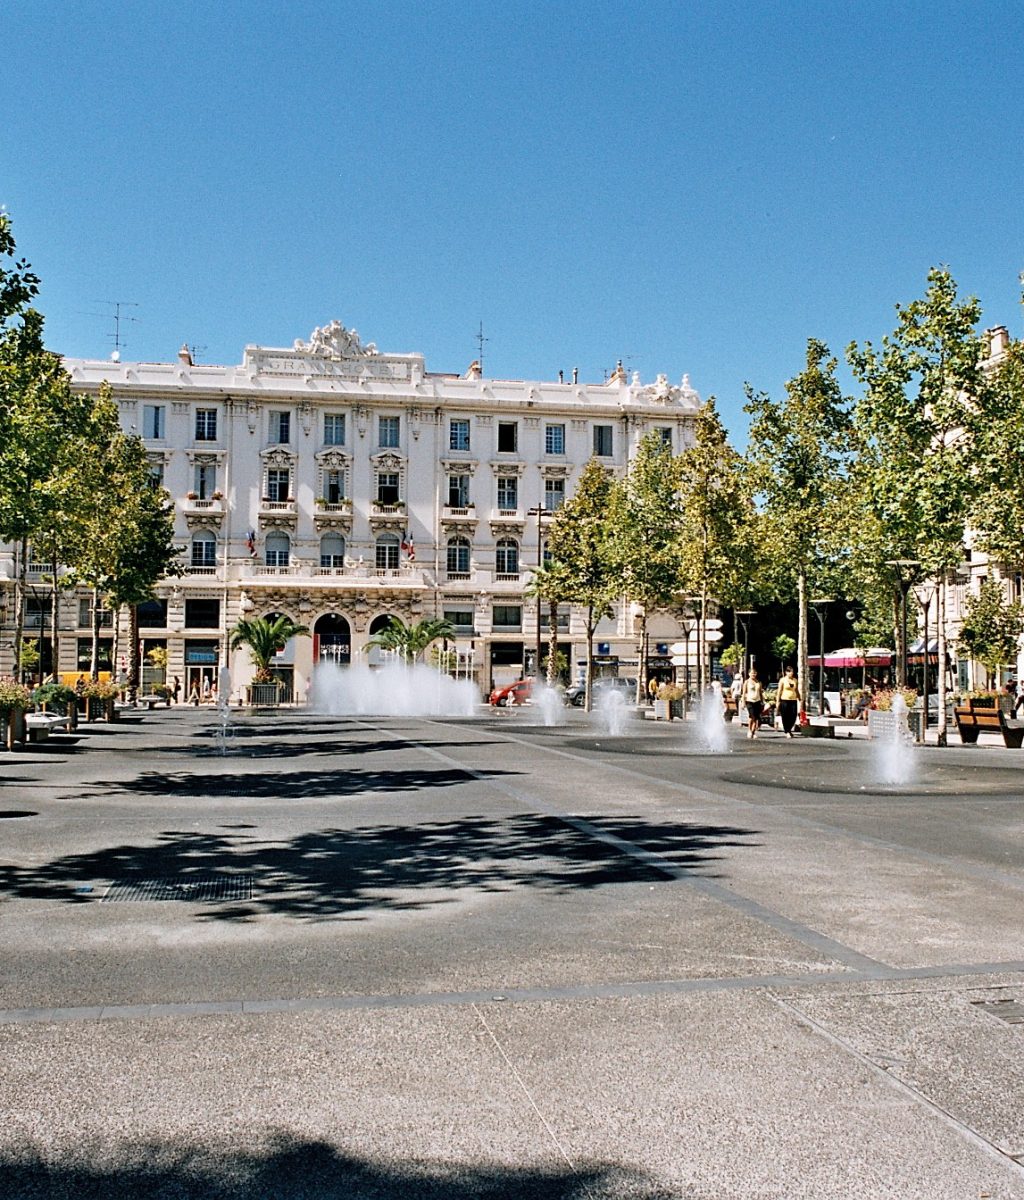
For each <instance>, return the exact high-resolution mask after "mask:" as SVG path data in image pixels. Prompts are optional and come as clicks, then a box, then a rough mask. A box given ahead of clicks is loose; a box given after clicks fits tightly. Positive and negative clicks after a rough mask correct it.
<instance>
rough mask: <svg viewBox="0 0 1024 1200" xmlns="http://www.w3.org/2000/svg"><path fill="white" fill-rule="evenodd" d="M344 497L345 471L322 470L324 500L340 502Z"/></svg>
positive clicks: (330, 502)
mask: <svg viewBox="0 0 1024 1200" xmlns="http://www.w3.org/2000/svg"><path fill="white" fill-rule="evenodd" d="M344 499H345V472H344V471H324V500H326V501H327V503H328V504H340V503H341V502H342V500H344Z"/></svg>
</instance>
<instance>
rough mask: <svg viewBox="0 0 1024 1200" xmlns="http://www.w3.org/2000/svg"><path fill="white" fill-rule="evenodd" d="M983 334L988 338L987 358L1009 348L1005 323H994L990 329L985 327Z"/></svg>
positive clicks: (996, 355)
mask: <svg viewBox="0 0 1024 1200" xmlns="http://www.w3.org/2000/svg"><path fill="white" fill-rule="evenodd" d="M985 336H986V337H987V338H988V354H989V358H998V357H999V356H1000V355H1001V354H1005V353H1006V352H1007V350H1009V348H1010V332H1009V330H1008V329H1007V328H1006V326H1005V325H996V326H995V327H994V328H992V329H986V330H985Z"/></svg>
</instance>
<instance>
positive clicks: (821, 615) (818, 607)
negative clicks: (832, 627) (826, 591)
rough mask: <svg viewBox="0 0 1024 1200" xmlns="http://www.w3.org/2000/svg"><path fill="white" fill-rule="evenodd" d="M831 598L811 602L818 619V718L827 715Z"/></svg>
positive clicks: (819, 598) (820, 598) (821, 598)
mask: <svg viewBox="0 0 1024 1200" xmlns="http://www.w3.org/2000/svg"><path fill="white" fill-rule="evenodd" d="M831 603H832V600H831V598H826V597H821V596H819V597H818V599H816V600H812V601H811V606H812V607H813V609H814V615H815V616H816V617H817V618H818V635H819V637H818V656H819V657H818V716H819V717H823V716H824V715H825V617H826V616H827V615H828V606H829V605H830V604H831Z"/></svg>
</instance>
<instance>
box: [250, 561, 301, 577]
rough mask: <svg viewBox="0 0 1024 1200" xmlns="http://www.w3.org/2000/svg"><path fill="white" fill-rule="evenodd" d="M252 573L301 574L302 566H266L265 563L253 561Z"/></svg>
mask: <svg viewBox="0 0 1024 1200" xmlns="http://www.w3.org/2000/svg"><path fill="white" fill-rule="evenodd" d="M252 569H253V573H254V574H256V575H301V574H302V568H301V567H300V566H287V567H276V566H267V565H266V564H265V563H255V564H254V565H253V568H252Z"/></svg>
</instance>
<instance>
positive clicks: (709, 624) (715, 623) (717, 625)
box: [704, 617, 722, 629]
mask: <svg viewBox="0 0 1024 1200" xmlns="http://www.w3.org/2000/svg"><path fill="white" fill-rule="evenodd" d="M704 628H705V629H721V628H722V622H721V621H720V620H719V619H718V618H717V617H712V618H711V620H710V621H705V622H704Z"/></svg>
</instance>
